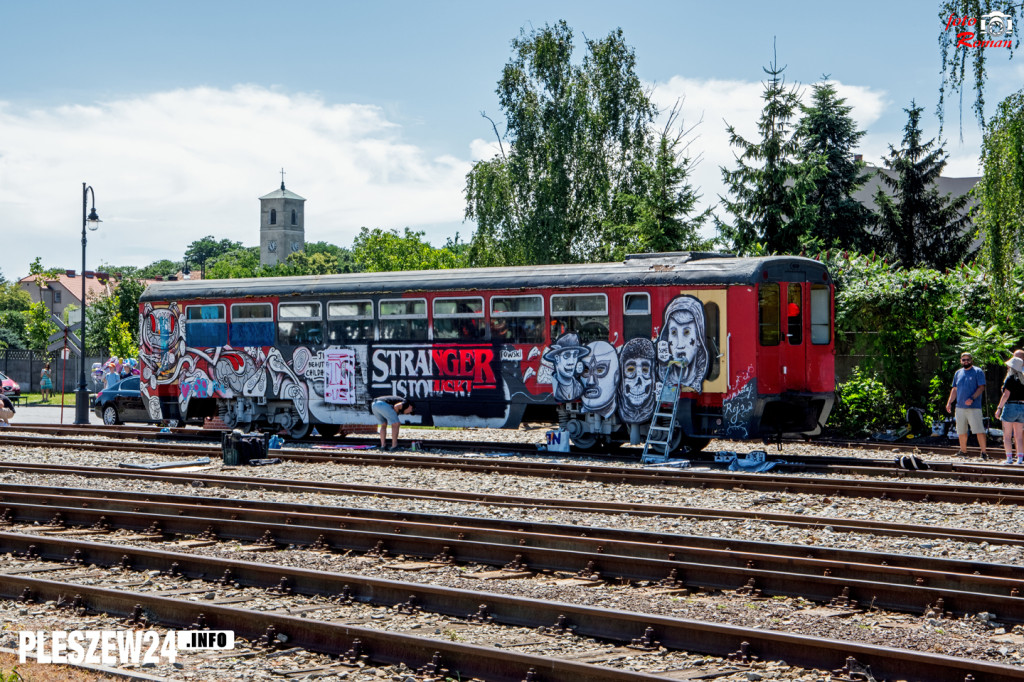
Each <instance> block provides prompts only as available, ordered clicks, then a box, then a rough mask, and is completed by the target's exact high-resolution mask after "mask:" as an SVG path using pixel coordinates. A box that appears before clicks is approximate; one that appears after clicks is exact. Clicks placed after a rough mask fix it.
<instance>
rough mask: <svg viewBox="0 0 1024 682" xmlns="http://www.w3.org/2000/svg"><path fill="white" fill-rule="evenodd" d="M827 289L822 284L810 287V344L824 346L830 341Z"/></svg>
mask: <svg viewBox="0 0 1024 682" xmlns="http://www.w3.org/2000/svg"><path fill="white" fill-rule="evenodd" d="M829 312H830V311H829V297H828V287H827V286H825V285H824V284H812V285H811V343H813V344H816V345H819V346H821V345H824V344H827V343H828V342H829V341H831V340H832V338H831V336H832V335H831V331H830V330H829V324H828V318H829Z"/></svg>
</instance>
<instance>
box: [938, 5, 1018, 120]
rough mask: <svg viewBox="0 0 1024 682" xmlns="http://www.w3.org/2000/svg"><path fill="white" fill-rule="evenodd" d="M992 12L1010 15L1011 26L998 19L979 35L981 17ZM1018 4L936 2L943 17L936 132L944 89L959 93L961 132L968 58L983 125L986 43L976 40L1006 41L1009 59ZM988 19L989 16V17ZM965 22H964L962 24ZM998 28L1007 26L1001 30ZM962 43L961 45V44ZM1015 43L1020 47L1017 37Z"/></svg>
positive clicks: (977, 114)
mask: <svg viewBox="0 0 1024 682" xmlns="http://www.w3.org/2000/svg"><path fill="white" fill-rule="evenodd" d="M992 12H1000V13H1002V14H1003V15H1004V16H1008V17H1010V20H1009V21H1010V23H1011V24H1012V26H1007V25H1006V23H1004V22H1002V21H999V22H997V23H996V24H986V28H987V29H988V30H987V31H986V35H981V25H980V22H981V18H982V17H983V16H985V15H986V14H991V13H992ZM1018 13H1019V12H1018V7H1017V5H1016V4H1014V3H1012V2H1002V1H1001V0H943V2H941V3H940V4H939V19H941V20H942V25H943V31H942V33H940V34H939V53H940V54H941V55H942V70H941V73H942V84H941V85H940V86H939V106H938V108H937V114H938V116H939V123H940V128H939V133H940V134H941V133H942V127H941V126H942V124H944V123H945V112H946V93H947V92H948V93H949V94H950V95H958V101H959V102H960V132H961V137H962V133H963V95H964V83H965V82H966V81H967V79H968V76H967V73H968V72H967V63H968V61H970V62H971V67H972V68H971V72H972V75H973V78H974V106H973V109H974V115H975V117H976V118H977V119H978V125H979V126H984V125H985V62H986V56H987V53H986V50H988V49H991V47H996V46H991V47H986V46H985V45H984V43H983V42H982V44H980V45H976V44H975V43H978V42H979V41H985V40H991V41H996V42H1004V41H1005V48H1003V49H1005V50H1006V52H1007V55H1008V58H1009V59H1012V58H1013V51H1014V44H1013V38H1014V36H1015V35H1016V34H1017V26H1018V18H1020V17H1018ZM989 21H991V18H990V19H989ZM965 23H966V26H965V25H964V24H965ZM1001 29H1009V30H1007V31H1006V32H1001ZM962 43H963V49H961V44H962ZM1016 47H1020V41H1017V45H1016ZM1000 53H1002V50H1000Z"/></svg>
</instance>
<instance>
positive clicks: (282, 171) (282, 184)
mask: <svg viewBox="0 0 1024 682" xmlns="http://www.w3.org/2000/svg"><path fill="white" fill-rule="evenodd" d="M281 189H284V166H282V167H281Z"/></svg>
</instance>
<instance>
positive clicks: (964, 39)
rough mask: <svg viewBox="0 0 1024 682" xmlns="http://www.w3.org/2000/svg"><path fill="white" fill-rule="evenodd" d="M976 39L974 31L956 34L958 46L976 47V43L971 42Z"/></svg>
mask: <svg viewBox="0 0 1024 682" xmlns="http://www.w3.org/2000/svg"><path fill="white" fill-rule="evenodd" d="M973 39H974V34H973V33H957V34H956V46H957V47H975V44H974V43H972V42H969V41H971V40H973Z"/></svg>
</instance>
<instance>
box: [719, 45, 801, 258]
mask: <svg viewBox="0 0 1024 682" xmlns="http://www.w3.org/2000/svg"><path fill="white" fill-rule="evenodd" d="M785 68H786V67H782V68H779V67H778V66H777V63H776V62H775V61H773V62H772V64H771V65H770V66H768V67H765V68H764V72H765V73H766V74H768V81H767V82H766V83H765V84H764V94H762V96H761V98H762V99H763V100H764V108H763V109H762V111H761V118H760V120H759V121H758V124H757V129H758V133H759V135H760V139H759V140H758V141H755V142H750V141H748V140H746V139H745V138H744V137H743V136H741V135H740V134H739V133H738V132H736V129H735V127H733V126H732V125H727V128H726V130H727V131H728V133H729V143H730V144H731V145H733V146H734V147H738V148H739V150H740V153H739V154H738V155H737V156H736V169H735V170H728V169H726V168H722V179H723V180H724V181H725V184H726V187H727V188H728V192H729V195H730V198H726V197H720V198H721V199H722V203H723V205H724V206H725V208H726V210H727V211H728V212H729V213H731V214H732V215H733V220H732V224H731V225H729V224H725V223H723V222H722V221H719V220H716V223H717V225H718V229H719V232H721V234H722V236H723V237H725V238H726V239H728V240H731V241H732V243H733V247H734V248H735V249H736V251H738V252H739V253H750V252H751V251H753V250H757V249H758V248H759V247H758V244H762V245H763V246H764V248H765V249H766V250H767V251H769V252H777V253H791V252H794V251H797V250H799V246H800V235H801V234H802V232H803V229H802V225H801V222H802V220H803V218H804V214H805V213H806V208H805V204H804V201H803V198H802V190H803V189H804V188H803V186H802V184H803V181H805V180H806V179H808V178H810V177H813V175H810V174H807V173H800V172H798V170H799V167H798V165H797V163H796V161H795V160H796V158H797V154H798V152H799V146H798V144H797V141H796V139H795V137H794V135H793V132H792V125H791V121H792V119H793V115H794V113H795V112H796V110H797V107H798V106H799V103H800V98H799V94H798V93H797V91H796V89H795V88H789V87H787V86H786V82H785V79H784V78H783V76H782V72H783V71H784V70H785ZM798 181H800V182H798Z"/></svg>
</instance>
